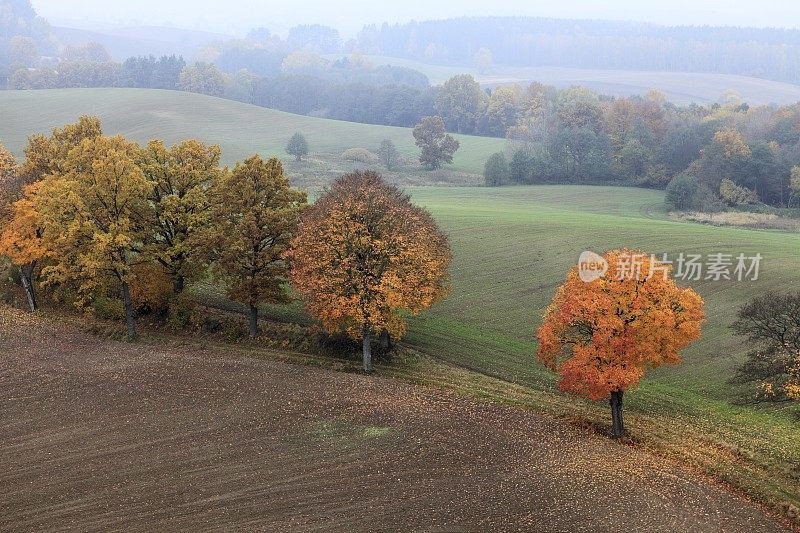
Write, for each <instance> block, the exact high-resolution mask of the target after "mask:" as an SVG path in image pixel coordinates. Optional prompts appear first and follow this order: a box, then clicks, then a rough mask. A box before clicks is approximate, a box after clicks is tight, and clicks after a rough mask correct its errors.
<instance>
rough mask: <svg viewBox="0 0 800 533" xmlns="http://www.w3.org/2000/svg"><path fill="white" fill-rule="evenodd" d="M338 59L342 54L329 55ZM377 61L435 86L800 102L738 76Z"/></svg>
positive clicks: (778, 85) (785, 87)
mask: <svg viewBox="0 0 800 533" xmlns="http://www.w3.org/2000/svg"><path fill="white" fill-rule="evenodd" d="M328 57H330V58H337V57H341V56H340V55H339V56H328ZM368 57H369V58H370V60H371V61H372V63H373V64H374V65H394V66H399V67H407V68H412V69H414V70H418V71H419V72H422V73H423V74H425V75H426V76H428V79H429V80H430V82H431V84H432V85H439V84H442V83H444V82H445V81H447V79H448V78H450V77H452V76H455V75H456V74H471V75H473V76H474V77H475V79H476V80H478V81H479V82H480V83H481V84H482V85H487V86H494V85H503V84H509V83H523V84H526V83H530V82H531V81H538V82H541V83H545V84H548V85H554V86H556V87H569V86H572V85H583V86H586V87H591V88H592V89H594V90H596V91H598V92H600V93H603V94H610V95H614V96H629V95H633V94H644V93H645V92H647V91H648V90H650V89H659V90H660V91H662V92H663V93H664V94H665V95H667V98H668V99H669V100H671V101H673V102H675V103H679V104H688V103H691V102H698V103H704V104H707V103H713V102H717V101H719V100H720V97H721V96H722V95H723V94H724V93H725V92H726V91H728V90H733V91H736V92H738V93H739V94H740V95H741V97H742V98H743V99H744V100H745V101H746V102H748V103H750V104H751V105H765V104H771V103H775V104H780V105H791V104H794V103H796V102H798V101H800V85H794V84H791V83H784V82H779V81H772V80H764V79H760V78H753V77H749V76H737V75H732V74H707V73H700V72H650V71H630V70H612V69H582V68H566V67H507V66H503V65H496V66H495V67H494V68H492V69H491V71H489V72H487V73H485V74H480V73H478V71H477V70H476V69H475V68H474V67H471V66H446V65H432V64H428V63H423V62H420V61H415V60H413V59H403V58H397V57H389V56H368Z"/></svg>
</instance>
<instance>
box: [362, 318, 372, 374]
mask: <svg viewBox="0 0 800 533" xmlns="http://www.w3.org/2000/svg"><path fill="white" fill-rule="evenodd" d="M363 335H364V341H363V349H364V372H366V373H367V374H369V373H370V372H372V344H371V341H372V333H371V331H370V327H369V323H368V322H364V329H363Z"/></svg>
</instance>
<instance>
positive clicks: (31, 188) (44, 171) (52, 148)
mask: <svg viewBox="0 0 800 533" xmlns="http://www.w3.org/2000/svg"><path fill="white" fill-rule="evenodd" d="M101 134H102V133H101V128H100V120H99V119H97V118H95V117H88V116H82V117H80V119H78V122H76V123H74V124H67V125H66V126H64V127H62V128H55V129H54V130H53V131H52V133H51V135H49V136H46V135H41V134H37V135H32V136H31V137H29V138H28V144H27V146H26V147H25V161H24V163H23V164H22V165H21V166H19V167H18V168H17V169H16V172H14V174H15V175H14V176H13V177H7V179H4V180H3V192H2V196H3V198H2V200H0V202H1V203H2V204H3V207H0V211H2V214H0V217H2V222H1V223H0V226H1V227H0V229H1V230H2V231H1V232H0V254H2V255H5V256H7V257H8V258H9V259H11V262H12V263H14V265H16V266H17V267H18V268H19V272H20V279H21V281H22V286H23V288H24V289H25V295H26V297H27V299H28V305H29V306H30V308H31V311H35V310H36V308H37V300H36V293H35V291H34V285H35V282H36V277H37V272H38V270H37V269H38V267H39V265H40V264H41V262H42V260H43V259H44V258H45V251H46V250H45V246H44V243H43V242H42V239H41V237H42V232H41V228H40V227H39V222H38V217H37V215H36V210H35V208H34V205H33V203H32V198H33V197H34V196H35V194H36V191H37V190H38V188H39V184H40V182H41V180H43V179H44V178H45V177H46V176H48V175H51V174H54V173H61V172H62V171H63V165H64V164H65V162H66V159H67V154H68V153H69V152H70V150H72V149H73V148H75V147H76V146H77V145H79V144H80V143H81V142H82V141H83V140H84V139H92V138H96V137H99V136H100V135H101ZM8 155H10V154H8ZM5 160H6V165H8V164H9V162H8V159H7V157H6V158H5Z"/></svg>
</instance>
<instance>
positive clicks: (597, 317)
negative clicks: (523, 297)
mask: <svg viewBox="0 0 800 533" xmlns="http://www.w3.org/2000/svg"><path fill="white" fill-rule="evenodd" d="M602 259H603V260H605V262H606V264H607V266H608V271H607V273H606V274H605V275H604V276H601V277H599V278H597V279H594V280H593V281H589V282H586V281H584V280H583V279H581V276H580V270H579V269H580V268H582V267H583V265H578V266H575V267H573V268H572V269H571V270H570V271H569V273H568V274H567V279H566V281H565V282H564V284H563V285H561V286H560V287H559V288H558V290H557V291H556V294H555V297H554V298H553V301H552V303H551V304H550V306H549V307H548V308H547V311H546V312H545V315H544V319H543V322H542V325H541V326H540V327H539V331H538V334H537V337H538V340H539V349H538V353H537V357H538V359H539V361H541V362H542V363H543V364H544V365H545V366H547V367H548V368H550V369H552V370H554V371H557V372H558V373H559V376H560V380H559V387H560V388H561V389H562V390H564V391H566V392H569V393H571V394H574V395H577V396H582V397H584V398H588V399H590V400H593V401H598V400H603V399H607V398H609V397H610V398H611V400H612V409H613V415H614V417H613V418H614V428H613V434H614V436H621V435H622V433H623V432H624V427H623V425H622V416H621V403H622V394H623V393H624V392H625V391H626V390H628V389H631V388H633V387H636V386H637V385H638V383H639V380H641V378H642V377H643V376H644V372H645V370H646V369H647V368H656V367H659V366H662V365H666V364H677V363H679V362H680V350H681V349H682V348H684V347H686V346H687V345H688V344H690V343H691V342H692V341H694V340H697V339H698V338H700V325H701V324H702V322H703V321H704V319H705V315H704V313H703V300H702V298H700V296H699V295H698V294H697V293H695V292H694V291H693V290H692V289H688V288H687V289H682V288H679V287H678V286H677V285H676V284H675V282H674V281H673V280H672V278H670V277H669V276H670V273H671V266H669V265H665V264H660V263H659V262H658V261H656V260H654V259H653V258H652V257H651V256H649V255H645V254H644V253H643V252H640V251H636V250H627V249H623V250H613V251H610V252H607V253H606V254H605V255H604V256H603V258H602Z"/></svg>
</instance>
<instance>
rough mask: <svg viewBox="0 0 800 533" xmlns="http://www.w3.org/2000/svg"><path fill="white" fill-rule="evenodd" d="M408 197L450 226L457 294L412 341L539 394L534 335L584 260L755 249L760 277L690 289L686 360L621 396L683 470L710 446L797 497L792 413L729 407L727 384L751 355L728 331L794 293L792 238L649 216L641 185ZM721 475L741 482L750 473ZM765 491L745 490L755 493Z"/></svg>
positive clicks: (658, 197) (596, 415)
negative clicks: (613, 254) (741, 315)
mask: <svg viewBox="0 0 800 533" xmlns="http://www.w3.org/2000/svg"><path fill="white" fill-rule="evenodd" d="M412 194H413V198H414V200H415V201H416V202H418V203H420V204H422V205H424V206H426V207H428V208H429V209H430V210H431V211H432V213H433V214H434V216H435V217H436V219H437V220H438V221H439V223H440V224H442V226H443V227H444V228H445V229H446V231H447V233H448V234H449V236H450V239H451V242H452V246H453V250H454V255H455V260H454V264H453V268H452V275H453V293H452V295H451V296H450V297H449V298H448V299H447V300H446V301H445V302H443V303H442V304H440V305H438V306H437V307H436V308H434V309H433V310H432V311H431V312H429V313H427V314H426V315H424V316H422V317H420V318H418V319H416V320H414V321H413V325H412V327H411V330H410V333H409V336H408V338H407V340H408V341H409V342H410V343H411V344H412V345H414V346H417V347H419V348H420V349H421V350H423V351H425V352H428V353H431V354H434V355H436V356H437V357H440V358H443V359H445V360H448V361H451V362H453V363H456V364H458V365H463V366H466V367H468V368H472V369H477V370H480V371H482V372H484V373H487V374H490V375H494V376H499V377H502V378H504V379H508V380H511V381H514V382H516V383H519V384H522V385H525V386H526V387H530V388H532V389H535V390H546V391H553V390H555V379H554V377H553V376H552V375H551V374H550V373H549V372H548V371H546V370H545V369H544V368H543V367H542V366H540V365H539V364H538V363H537V362H536V361H535V349H536V345H535V342H534V339H535V332H536V328H537V327H538V326H539V324H540V322H541V316H542V314H543V312H544V310H545V307H546V306H547V305H548V303H549V302H550V299H551V298H552V296H553V294H554V292H555V289H556V287H557V286H558V284H560V283H561V282H562V281H563V280H564V277H565V274H566V272H567V270H568V269H569V268H571V267H572V266H573V265H574V264H575V262H576V261H577V257H578V255H579V254H580V253H581V252H582V251H584V250H594V251H597V252H602V251H604V250H607V249H610V248H617V247H623V246H628V247H635V248H640V249H642V250H644V251H646V252H650V253H656V254H661V253H668V254H669V257H670V258H672V259H675V258H676V257H677V254H679V253H681V252H683V253H687V254H688V253H697V254H709V253H717V252H721V253H732V254H739V253H745V254H747V255H748V256H749V255H754V254H756V253H761V254H762V255H763V257H764V258H763V261H762V264H761V272H760V277H759V279H758V280H757V281H748V282H735V281H723V282H711V281H703V282H692V283H691V285H692V287H693V288H695V289H696V290H697V291H698V292H699V293H700V294H701V295H702V297H703V298H704V299H705V301H706V312H707V315H708V322H707V324H706V325H705V326H704V328H703V333H704V334H703V338H702V340H701V341H699V342H697V343H695V344H694V345H693V346H692V347H691V348H690V349H688V350H687V351H686V352H685V359H684V363H683V364H682V365H679V366H675V367H665V368H662V369H658V370H656V371H652V372H650V373H649V374H648V376H647V377H646V378H645V380H644V382H643V383H642V385H641V387H640V388H639V389H638V390H636V391H632V392H631V393H629V394H628V395H626V396H627V399H626V409H627V411H628V419H629V420H628V421H629V423H630V424H631V425H632V427H633V428H635V429H634V432H635V433H639V434H640V435H645V434H648V435H649V436H650V437H653V436H657V438H661V439H663V441H664V442H666V443H670V444H668V445H667V446H674V447H675V448H681V450H680V451H679V453H681V454H683V455H687V454H688V455H690V456H692V455H695V456H696V457H693V458H692V459H691V461H695V460H696V461H697V462H698V464H701V465H704V468H708V469H709V470H712V471H713V470H714V468H716V466H714V464H716V463H714V464H710V465H709V464H704V463H708V462H709V461H711V462H712V463H713V462H714V461H717V460H718V457H717V458H713V459H707V458H705V457H701V455H702V453H703V452H700V451H699V450H702V449H705V448H707V447H709V446H710V447H711V448H714V449H717V448H719V449H720V450H722V451H723V453H726V454H746V455H747V456H748V457H755V458H757V460H758V461H759V462H761V463H762V465H763V466H764V468H770V467H775V468H778V469H779V470H780V471H781V472H783V474H784V475H785V478H783V479H777V478H776V479H775V484H776V485H775V487H772V488H770V489H769V490H772V489H776V490H777V492H778V493H779V494H785V495H786V498H787V500H790V501H797V499H798V497H800V495H798V494H797V490H796V488H797V483H798V479H797V478H798V472H797V471H793V470H792V467H791V466H790V465H797V464H800V448H798V447H797V446H796V443H797V442H798V439H800V425H799V424H798V423H797V419H796V418H794V414H795V412H796V409H795V411H794V412H793V411H791V409H793V408H789V407H786V406H783V407H781V406H776V405H771V406H757V407H753V406H741V405H736V401H737V399H738V398H739V397H740V396H739V395H740V394H741V393H742V390H740V389H736V388H735V387H733V386H731V385H728V384H727V383H726V381H727V379H728V378H730V377H731V375H732V373H733V371H734V368H735V367H736V366H737V365H738V364H739V363H741V362H742V360H743V357H744V354H745V352H746V351H747V346H745V344H744V342H743V340H742V339H739V338H735V337H734V336H732V335H731V332H730V330H729V328H728V326H729V325H730V324H731V322H732V321H733V320H734V316H735V313H736V310H737V309H738V307H739V306H740V305H741V304H743V303H744V302H746V301H747V300H748V299H749V298H751V297H752V296H754V295H757V294H761V293H763V292H764V291H767V290H770V289H774V290H779V291H789V290H800V271H798V270H797V257H798V250H800V234H797V233H791V234H790V233H779V232H767V231H756V230H746V229H736V228H719V227H711V226H705V225H700V224H693V223H682V222H675V221H670V220H663V219H659V218H651V216H650V213H651V212H658V206H660V205H662V204H663V193H661V192H658V191H650V190H642V189H630V188H613V187H577V186H540V187H524V188H520V187H514V188H501V189H476V188H473V189H469V188H455V189H454V188H450V189H441V188H417V189H413V190H412ZM552 402H553V401H552V399H547V398H544V399H542V400H541V404H540V407H542V408H545V409H548V410H551V411H552V412H554V413H556V414H560V415H566V416H575V415H579V416H581V417H589V418H590V419H595V420H603V421H604V420H605V419H606V418H607V413H606V412H605V411H606V409H607V407H606V406H605V405H602V404H598V405H589V404H588V403H587V402H583V401H581V400H572V399H568V398H567V397H566V396H564V400H563V401H557V402H555V403H552ZM755 435H759V437H758V438H754V436H755ZM693 446H694V448H692V447H693ZM683 447H685V448H686V449H683ZM715 453H716V452H715ZM748 468H750V467H748ZM716 473H717V474H719V472H716ZM724 474H725V476H730V479H736V480H737V481H736V482H737V484H740V485H741V484H742V483H745V482H746V479H747V475H748V474H747V473H746V472H733V471H731V472H727V471H726V472H725V473H724ZM723 477H724V476H723ZM793 484H794V490H791V489H790V488H789V487H791V486H792V485H793ZM761 490H763V487H760V488H759V487H756V488H752V492H753V493H754V494H761V492H760V491H761ZM792 494H793V496H792Z"/></svg>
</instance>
